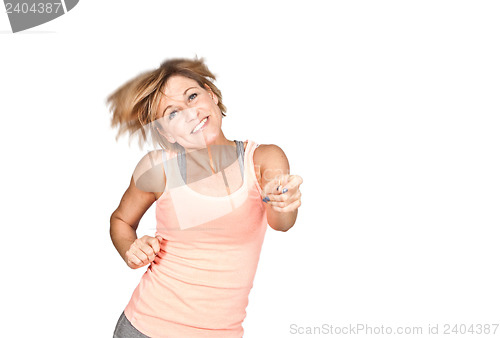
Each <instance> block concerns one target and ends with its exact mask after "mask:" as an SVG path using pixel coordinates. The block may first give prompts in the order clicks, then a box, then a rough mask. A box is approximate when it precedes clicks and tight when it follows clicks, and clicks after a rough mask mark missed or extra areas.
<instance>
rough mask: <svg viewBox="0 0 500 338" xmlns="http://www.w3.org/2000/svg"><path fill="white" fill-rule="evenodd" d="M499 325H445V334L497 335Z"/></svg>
mask: <svg viewBox="0 0 500 338" xmlns="http://www.w3.org/2000/svg"><path fill="white" fill-rule="evenodd" d="M497 329H498V324H470V325H466V324H455V325H450V324H444V331H443V333H444V334H461V335H462V334H495V333H496V332H497Z"/></svg>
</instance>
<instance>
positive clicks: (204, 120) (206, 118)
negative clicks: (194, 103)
mask: <svg viewBox="0 0 500 338" xmlns="http://www.w3.org/2000/svg"><path fill="white" fill-rule="evenodd" d="M207 122H208V116H207V117H205V118H204V119H203V120H201V121H200V123H198V125H197V126H196V127H194V129H193V131H192V132H191V134H196V133H197V132H198V131H200V130H201V128H203V127H204V126H205V125H206V124H207Z"/></svg>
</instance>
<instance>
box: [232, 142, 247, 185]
mask: <svg viewBox="0 0 500 338" xmlns="http://www.w3.org/2000/svg"><path fill="white" fill-rule="evenodd" d="M234 142H236V153H237V154H238V163H239V164H240V171H241V177H244V173H245V145H244V144H243V142H242V141H236V140H234Z"/></svg>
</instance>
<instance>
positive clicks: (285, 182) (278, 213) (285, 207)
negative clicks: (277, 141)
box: [254, 144, 302, 231]
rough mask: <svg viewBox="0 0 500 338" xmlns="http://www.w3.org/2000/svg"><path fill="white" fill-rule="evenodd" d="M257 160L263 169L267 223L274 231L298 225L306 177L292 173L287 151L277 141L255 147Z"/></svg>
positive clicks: (262, 185)
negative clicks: (303, 179)
mask: <svg viewBox="0 0 500 338" xmlns="http://www.w3.org/2000/svg"><path fill="white" fill-rule="evenodd" d="M254 163H255V165H256V166H258V168H259V171H260V177H261V180H260V186H261V188H262V192H263V196H262V198H263V203H266V211H267V222H268V224H269V226H270V227H271V228H273V229H274V230H278V231H288V230H289V229H290V228H291V227H292V226H293V225H294V224H295V220H296V219H297V212H298V208H299V206H300V204H301V201H300V198H301V193H300V190H299V186H300V184H302V178H301V177H300V176H298V175H290V165H289V163H288V159H287V157H286V155H285V153H284V152H283V150H282V149H281V148H280V147H278V146H276V145H274V144H266V145H260V146H259V147H258V148H257V149H256V150H255V153H254ZM284 189H286V190H284ZM283 191H285V192H284V193H283Z"/></svg>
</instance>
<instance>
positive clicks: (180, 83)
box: [162, 75, 200, 97]
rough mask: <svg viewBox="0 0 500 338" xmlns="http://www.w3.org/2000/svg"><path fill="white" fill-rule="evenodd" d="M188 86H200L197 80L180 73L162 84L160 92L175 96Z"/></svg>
mask: <svg viewBox="0 0 500 338" xmlns="http://www.w3.org/2000/svg"><path fill="white" fill-rule="evenodd" d="M189 87H200V86H199V85H198V82H196V81H195V80H193V79H190V78H188V77H184V76H181V75H173V76H171V77H170V78H169V79H168V80H167V83H165V85H164V86H163V89H162V92H163V94H164V95H166V96H170V97H175V96H179V95H181V96H182V94H183V93H184V91H185V90H186V89H187V88H189Z"/></svg>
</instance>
